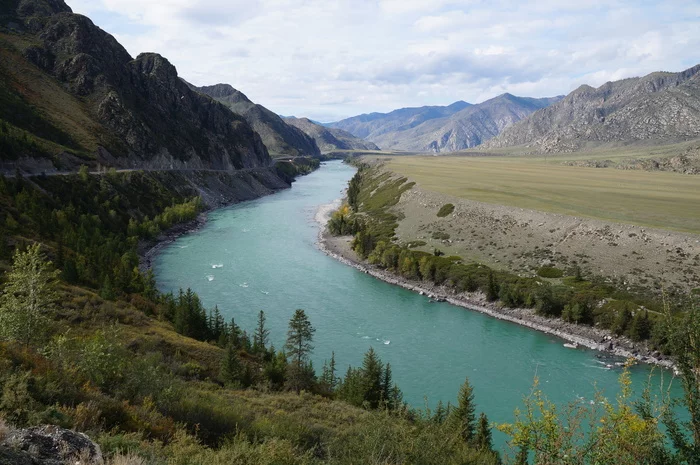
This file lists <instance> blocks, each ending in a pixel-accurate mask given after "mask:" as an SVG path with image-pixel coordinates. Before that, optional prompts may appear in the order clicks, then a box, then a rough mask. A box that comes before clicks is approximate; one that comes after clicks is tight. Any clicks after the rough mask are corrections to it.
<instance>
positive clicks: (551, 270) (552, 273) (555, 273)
mask: <svg viewBox="0 0 700 465" xmlns="http://www.w3.org/2000/svg"><path fill="white" fill-rule="evenodd" d="M537 276H541V277H543V278H561V277H562V276H564V272H563V271H562V270H560V269H559V268H556V267H553V266H543V267H541V268H540V269H538V270H537Z"/></svg>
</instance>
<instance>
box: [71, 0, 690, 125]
mask: <svg viewBox="0 0 700 465" xmlns="http://www.w3.org/2000/svg"><path fill="white" fill-rule="evenodd" d="M68 1H69V3H70V4H71V6H72V7H73V9H74V10H75V11H77V12H80V13H84V14H87V15H88V16H90V17H92V18H93V19H94V21H95V22H96V23H97V24H98V25H100V26H102V27H103V28H105V29H106V30H107V31H108V32H112V33H114V34H115V36H116V37H117V39H118V40H119V41H120V42H121V43H122V44H123V45H124V46H125V47H126V48H127V50H128V51H129V52H130V53H131V54H132V55H137V54H138V53H140V52H143V51H155V52H158V53H161V54H162V55H164V56H166V57H167V58H168V59H169V60H170V61H171V62H172V63H173V64H174V65H175V66H177V68H178V71H179V73H180V75H181V76H182V77H184V78H185V79H187V80H189V81H191V82H193V83H195V84H198V85H204V84H213V83H216V82H227V83H230V84H232V85H233V86H234V87H236V88H239V89H240V90H241V91H243V92H244V93H245V94H246V95H248V96H249V97H250V98H251V99H253V100H254V101H256V102H259V103H262V104H263V105H265V106H267V107H269V108H270V109H272V110H273V111H277V112H279V113H282V114H285V115H287V114H296V115H305V116H309V117H312V118H314V119H320V120H328V119H337V118H340V117H345V116H351V115H353V114H357V113H362V112H370V111H389V110H391V109H394V108H398V107H403V106H417V105H425V104H449V103H451V102H453V101H455V100H466V101H471V102H479V101H482V100H485V99H487V98H490V97H493V96H495V95H497V94H500V93H503V92H511V93H513V94H516V95H528V96H535V97H540V96H549V95H555V94H562V93H567V92H569V91H570V90H572V89H573V88H575V87H577V86H578V85H580V84H582V83H588V84H591V85H600V84H602V83H604V82H605V81H606V80H610V79H618V78H623V77H629V76H634V75H640V74H645V73H648V72H651V71H655V70H659V69H663V70H681V69H683V68H685V67H688V66H692V65H694V64H696V63H698V62H700V52H699V51H700V33H698V32H697V31H699V30H700V27H699V26H700V18H698V14H697V13H698V9H697V8H698V7H697V5H685V6H684V5H683V4H681V3H680V2H676V1H673V0H668V1H666V2H664V1H660V2H655V4H651V5H645V6H640V3H639V2H636V1H634V0H614V1H608V0H592V1H586V0H579V1H577V2H560V1H558V0H540V1H537V2H534V1H533V2H522V1H516V0H492V1H486V0H473V1H458V0H433V1H430V2H428V1H425V0H334V1H331V2H329V1H327V0H323V1H322V0H160V1H156V0H73V1H71V0H68ZM689 3H692V2H689Z"/></svg>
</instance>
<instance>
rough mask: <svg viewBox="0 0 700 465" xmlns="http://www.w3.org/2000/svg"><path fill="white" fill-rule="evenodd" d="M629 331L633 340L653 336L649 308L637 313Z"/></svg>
mask: <svg viewBox="0 0 700 465" xmlns="http://www.w3.org/2000/svg"><path fill="white" fill-rule="evenodd" d="M629 333H630V338H632V340H633V341H644V340H646V339H649V337H650V336H651V321H650V320H649V312H648V311H647V310H644V313H642V312H641V311H637V313H635V315H634V318H633V319H632V325H631V326H630V331H629Z"/></svg>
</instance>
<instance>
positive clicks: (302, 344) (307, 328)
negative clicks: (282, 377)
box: [285, 309, 316, 393]
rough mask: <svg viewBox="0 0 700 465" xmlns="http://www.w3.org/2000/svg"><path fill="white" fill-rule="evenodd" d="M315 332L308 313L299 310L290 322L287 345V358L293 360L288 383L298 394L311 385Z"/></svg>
mask: <svg viewBox="0 0 700 465" xmlns="http://www.w3.org/2000/svg"><path fill="white" fill-rule="evenodd" d="M314 332H316V330H315V329H314V327H313V326H312V325H311V322H310V321H309V318H308V317H307V316H306V312H304V310H302V309H297V310H296V311H295V312H294V316H293V317H292V319H291V320H290V321H289V330H288V331H287V343H286V344H285V349H286V351H287V357H289V358H291V363H290V365H289V376H288V381H289V384H290V386H291V387H292V388H293V389H294V390H295V391H296V392H297V393H299V392H300V391H301V389H303V388H305V387H308V385H309V381H310V380H309V379H308V376H309V367H308V358H309V355H310V354H311V351H312V350H313V348H314V346H313V345H312V344H311V343H312V341H313V336H314Z"/></svg>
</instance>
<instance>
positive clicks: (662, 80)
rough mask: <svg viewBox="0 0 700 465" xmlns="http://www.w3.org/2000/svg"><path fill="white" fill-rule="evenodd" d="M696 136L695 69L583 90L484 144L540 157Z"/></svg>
mask: <svg viewBox="0 0 700 465" xmlns="http://www.w3.org/2000/svg"><path fill="white" fill-rule="evenodd" d="M696 137H700V65H697V66H694V67H692V68H690V69H687V70H685V71H683V72H680V73H666V72H658V73H652V74H649V75H647V76H644V77H640V78H631V79H624V80H621V81H615V82H608V83H605V84H603V85H602V86H600V87H598V88H597V89H594V88H593V87H590V86H587V85H583V86H581V87H579V88H578V89H576V90H574V91H573V92H571V93H570V94H569V95H567V96H566V97H565V98H564V99H563V100H561V101H560V102H558V103H556V104H554V105H552V106H550V107H547V108H544V109H542V110H539V111H537V112H536V113H534V114H532V115H530V116H529V117H528V118H526V119H524V120H523V121H520V122H519V123H516V124H514V125H513V126H511V127H509V128H507V129H506V130H504V131H503V133H501V134H500V135H499V136H498V137H496V138H494V139H492V140H491V141H489V142H488V143H486V144H485V147H488V148H499V147H507V146H516V145H525V146H528V147H532V148H533V150H534V151H539V152H570V151H575V150H579V149H582V148H585V147H586V146H589V145H600V144H605V143H610V142H615V143H634V142H639V141H668V142H672V141H680V140H685V139H689V138H696Z"/></svg>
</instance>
